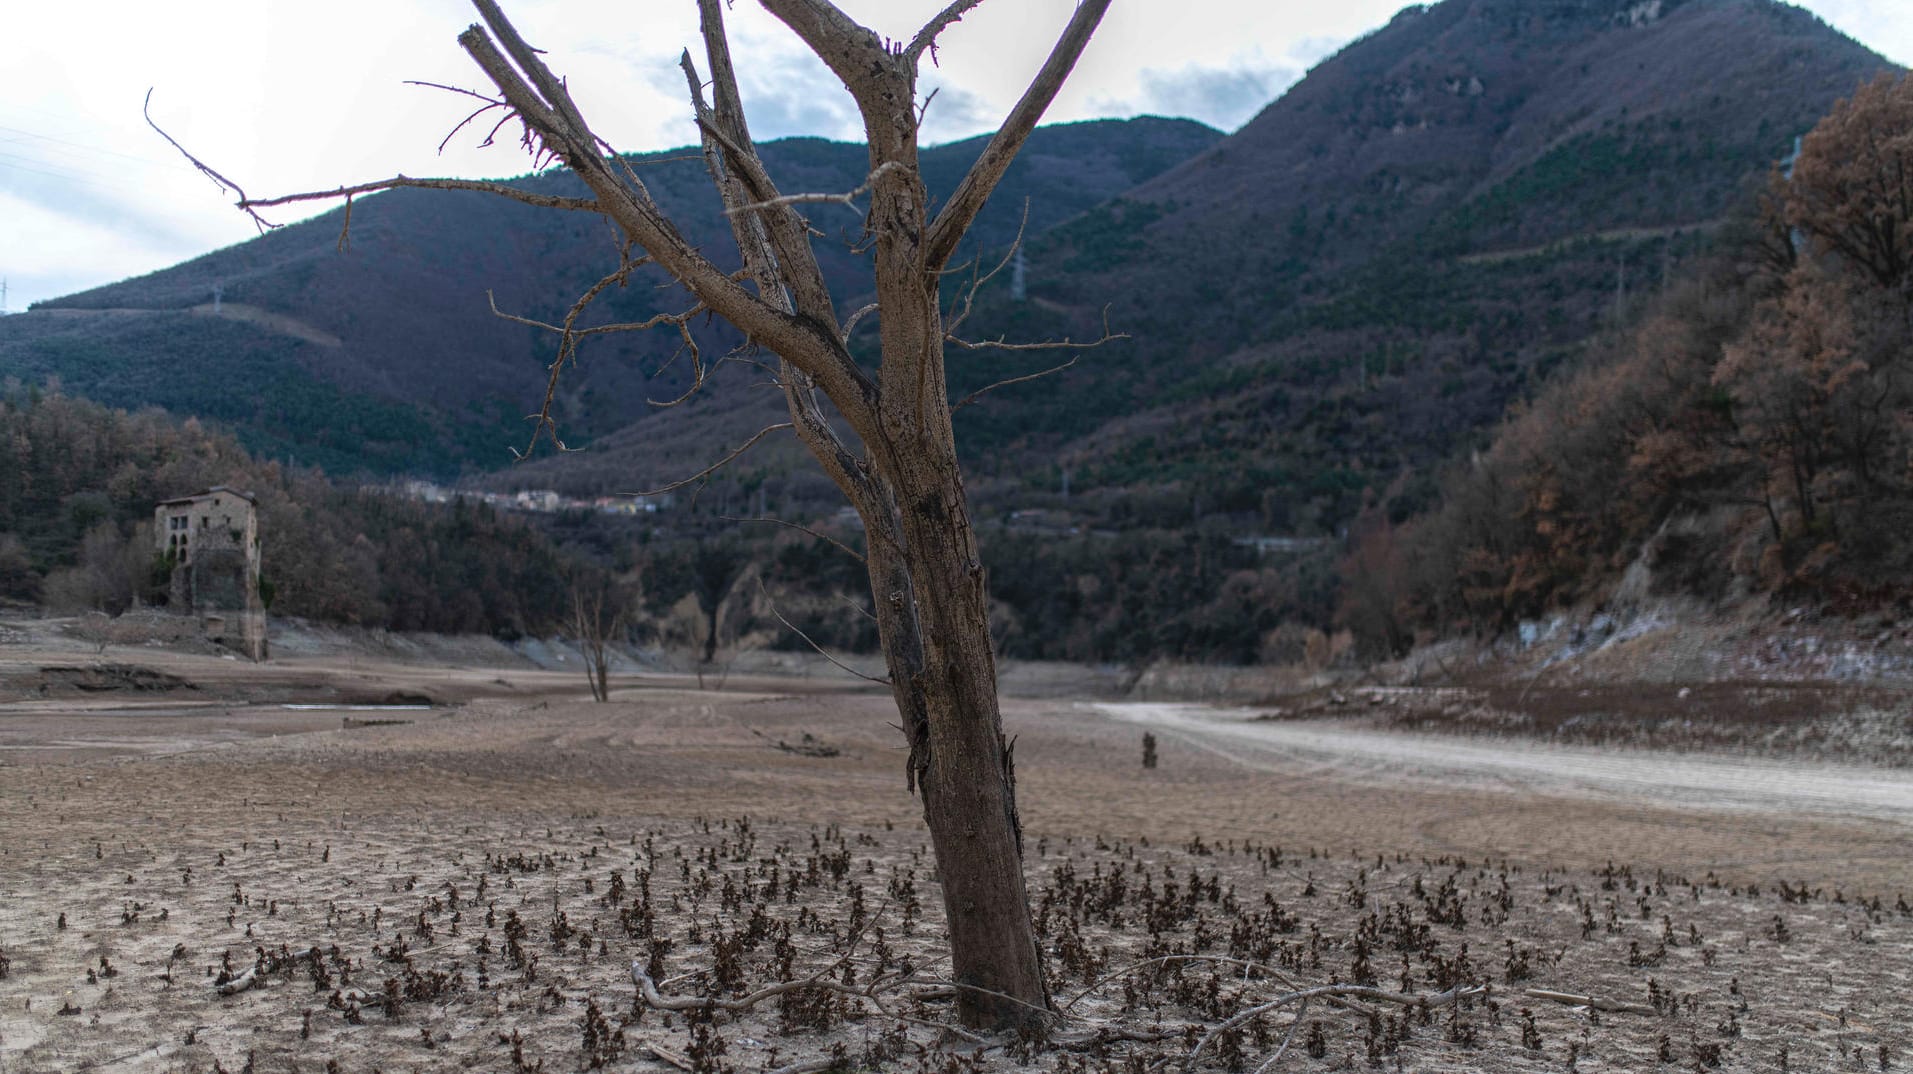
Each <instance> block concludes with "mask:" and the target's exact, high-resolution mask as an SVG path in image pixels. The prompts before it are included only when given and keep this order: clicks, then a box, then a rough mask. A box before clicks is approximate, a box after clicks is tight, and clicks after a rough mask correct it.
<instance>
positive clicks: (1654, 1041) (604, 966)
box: [0, 628, 1913, 1074]
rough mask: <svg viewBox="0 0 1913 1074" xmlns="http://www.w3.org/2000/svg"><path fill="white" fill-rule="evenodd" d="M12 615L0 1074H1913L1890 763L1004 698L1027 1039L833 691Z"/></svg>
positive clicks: (1912, 1019)
mask: <svg viewBox="0 0 1913 1074" xmlns="http://www.w3.org/2000/svg"><path fill="white" fill-rule="evenodd" d="M8 637H9V638H10V640H9V641H6V642H5V643H0V1072H5V1074H14V1072H27V1071H76V1070H102V1071H182V1072H185V1071H192V1072H212V1071H220V1070H223V1071H227V1072H232V1074H237V1072H239V1071H243V1070H251V1071H254V1072H268V1071H273V1072H277V1071H302V1072H309V1074H330V1072H334V1071H339V1072H347V1074H362V1072H363V1074H370V1072H372V1071H384V1072H387V1074H392V1072H398V1071H452V1070H484V1071H535V1070H543V1071H547V1072H552V1074H556V1072H561V1071H574V1070H587V1069H604V1070H614V1071H649V1070H660V1071H662V1070H677V1069H682V1070H692V1071H713V1072H715V1071H736V1072H739V1074H759V1072H764V1071H773V1070H784V1071H821V1070H826V1069H843V1070H886V1071H888V1070H897V1071H926V1072H928V1071H951V1072H960V1071H981V1070H1009V1069H1030V1070H1037V1071H1057V1072H1073V1071H1101V1070H1108V1071H1137V1072H1142V1071H1153V1070H1158V1069H1164V1070H1167V1069H1175V1070H1181V1069H1197V1070H1240V1071H1319V1070H1368V1069H1381V1070H1408V1071H1442V1070H1455V1071H1543V1070H1555V1071H1568V1070H1577V1071H1649V1070H1656V1069H1667V1070H1694V1069H1699V1070H1708V1069H1719V1070H1730V1071H1781V1070H1787V1071H1795V1070H1798V1071H1844V1070H1853V1071H1860V1070H1867V1071H1876V1070H1899V1069H1905V1068H1907V1067H1909V1066H1913V908H1909V906H1908V903H1907V901H1906V900H1907V899H1908V898H1909V897H1913V841H1910V839H1909V837H1910V836H1913V773H1909V772H1908V771H1907V770H1905V769H1903V768H1902V769H1894V768H1884V767H1881V768H1869V767H1865V766H1862V765H1853V764H1847V765H1836V764H1828V763H1822V762H1817V761H1810V760H1803V759H1798V758H1796V759H1791V760H1790V759H1786V758H1775V757H1747V756H1737V755H1731V754H1726V753H1687V754H1678V755H1677V754H1670V753H1664V752H1653V751H1646V750H1626V749H1618V748H1613V747H1597V746H1562V745H1549V744H1545V743H1538V742H1532V741H1488V740H1484V739H1480V738H1468V737H1459V736H1453V735H1438V734H1428V733H1422V732H1405V731H1400V730H1391V729H1388V728H1386V727H1380V726H1376V725H1375V722H1374V721H1361V720H1355V719H1347V718H1332V717H1330V718H1312V719H1284V720H1270V719H1266V718H1258V716H1261V715H1266V714H1263V713H1257V712H1252V711H1232V710H1228V709H1223V708H1213V707H1205V706H1194V705H1169V704H1119V703H1107V702H1104V703H1096V702H1088V701H1076V700H1070V699H1060V700H1011V701H1010V702H1008V703H1007V706H1006V722H1007V724H1008V726H1009V730H1010V731H1011V733H1013V734H1014V735H1015V736H1016V747H1015V750H1016V759H1017V772H1018V776H1019V786H1020V793H1021V799H1022V803H1023V818H1024V822H1025V827H1026V836H1027V840H1028V847H1027V851H1028V858H1029V873H1030V879H1031V885H1032V897H1033V899H1034V901H1035V904H1036V908H1037V912H1038V915H1039V924H1040V927H1041V930H1042V933H1043V942H1044V947H1045V956H1046V960H1047V964H1048V967H1049V972H1050V976H1051V983H1052V987H1053V991H1054V993H1055V995H1056V997H1057V1006H1058V1008H1059V1011H1060V1015H1061V1017H1060V1018H1059V1020H1058V1022H1057V1025H1056V1027H1055V1029H1054V1031H1053V1033H1052V1036H1051V1038H1050V1039H1049V1040H1048V1041H1046V1042H1038V1041H1030V1040H1015V1039H1000V1038H994V1037H988V1036H979V1035H976V1034H970V1033H965V1032H962V1031H959V1030H956V1029H954V1028H953V1027H952V1026H951V1024H950V995H951V992H950V988H949V987H948V985H947V982H946V981H945V980H944V976H945V974H944V971H945V968H946V966H947V957H946V952H945V951H944V950H943V949H942V948H941V947H940V946H939V935H938V933H939V928H938V922H939V918H940V913H941V909H940V904H939V901H938V898H939V897H938V888H937V883H936V877H935V873H934V869H933V867H932V865H931V863H930V861H929V856H928V851H927V848H926V845H925V839H924V835H923V832H922V826H921V822H920V819H919V816H918V812H917V808H916V805H915V803H914V802H913V801H912V799H911V798H910V797H909V796H908V795H907V794H906V793H905V790H904V787H903V780H902V771H901V763H902V757H901V754H900V752H899V750H898V748H897V746H898V742H899V737H898V735H897V733H896V732H895V731H894V730H893V729H892V728H891V727H890V726H889V724H890V722H891V721H892V720H893V719H894V714H893V713H891V712H890V711H889V709H888V703H887V699H886V698H885V696H883V695H882V694H881V693H879V692H876V691H875V690H867V689H856V688H852V687H847V686H843V685H841V684H838V683H834V682H828V681H825V680H822V679H813V680H800V679H769V678H765V679H750V680H747V679H744V678H741V677H733V678H732V680H731V681H730V682H728V683H727V684H726V688H725V689H724V690H721V691H717V690H699V689H697V688H696V684H695V682H693V681H689V680H684V679H676V678H671V677H666V676H629V677H625V678H623V679H622V680H620V681H618V682H616V683H615V684H614V685H615V689H614V696H613V701H612V702H611V703H609V704H593V703H591V702H590V701H589V699H588V697H587V696H586V695H585V694H584V689H583V682H582V680H581V679H574V677H572V676H567V675H562V674H557V673H552V672H545V671H539V670H537V669H535V668H531V667H529V666H521V665H517V664H513V663H510V662H509V661H506V660H503V659H500V658H493V657H491V656H487V655H486V654H485V653H483V652H474V653H473V654H468V658H465V659H460V658H459V657H458V656H457V655H456V654H453V656H451V657H445V656H443V655H441V657H440V658H438V659H435V660H431V661H423V662H421V661H417V660H414V661H397V660H393V659H389V658H388V656H387V655H385V654H370V655H366V654H360V655H349V654H341V653H339V652H333V653H330V654H327V655H323V656H294V657H290V658H287V659H282V660H276V661H274V662H273V663H271V664H268V665H265V666H262V667H252V666H250V665H242V664H239V663H237V662H235V661H230V660H222V659H220V658H218V657H216V656H212V655H207V654H194V653H189V652H183V651H178V650H175V649H168V648H164V647H151V646H127V647H123V648H122V647H115V646H106V647H97V646H93V645H86V646H81V645H77V644H72V643H64V642H62V641H61V639H60V637H59V635H58V634H57V633H50V632H46V631H40V632H32V631H28V630H26V629H24V628H23V629H18V630H14V631H13V632H12V633H11V634H10V635H8ZM408 702H409V703H412V704H414V705H416V704H423V703H428V702H429V704H430V707H424V708H418V707H411V708H357V707H353V706H359V705H379V704H406V703H408ZM1145 732H1147V733H1149V734H1151V735H1153V736H1155V738H1156V739H1157V743H1158V752H1159V755H1160V763H1159V764H1158V766H1157V767H1156V768H1154V769H1147V770H1145V769H1144V768H1143V767H1142V766H1141V764H1140V758H1141V740H1142V736H1143V734H1144V733H1145ZM634 964H635V965H636V967H637V969H639V970H641V971H644V973H645V974H646V975H647V976H648V979H649V980H650V981H652V982H655V984H656V986H657V991H658V992H659V993H660V994H658V995H657V996H655V997H653V999H651V1000H648V1001H647V1000H646V999H645V998H644V997H643V996H642V995H640V990H639V988H638V985H637V982H636V978H635V977H634V974H633V966H634ZM779 984H782V985H784V987H782V988H778V987H775V986H777V985H779ZM707 999H715V1000H717V1001H718V1002H716V1003H707V1002H705V1000H707Z"/></svg>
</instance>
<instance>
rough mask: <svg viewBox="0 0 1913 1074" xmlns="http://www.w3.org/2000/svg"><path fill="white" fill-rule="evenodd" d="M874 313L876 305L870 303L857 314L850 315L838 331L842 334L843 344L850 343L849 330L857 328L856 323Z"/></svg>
mask: <svg viewBox="0 0 1913 1074" xmlns="http://www.w3.org/2000/svg"><path fill="white" fill-rule="evenodd" d="M875 312H877V304H876V303H875V302H872V303H870V304H869V305H867V306H865V307H863V308H862V309H860V310H858V311H857V312H855V313H853V314H851V315H850V319H849V320H847V321H845V322H844V326H843V328H842V329H840V332H841V333H842V335H843V337H844V342H845V343H848V342H849V341H850V333H851V330H852V329H854V328H856V327H857V322H858V321H861V320H863V319H864V318H865V317H868V316H869V315H870V314H873V313H875Z"/></svg>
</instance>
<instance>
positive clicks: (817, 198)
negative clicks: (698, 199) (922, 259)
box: [724, 160, 910, 216]
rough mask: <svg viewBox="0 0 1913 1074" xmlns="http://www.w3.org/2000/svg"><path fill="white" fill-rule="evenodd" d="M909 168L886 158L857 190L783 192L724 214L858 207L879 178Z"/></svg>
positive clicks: (729, 210)
mask: <svg viewBox="0 0 1913 1074" xmlns="http://www.w3.org/2000/svg"><path fill="white" fill-rule="evenodd" d="M909 170H910V169H909V168H906V167H905V166H904V165H903V164H901V163H899V162H897V161H894V160H886V161H884V162H883V163H882V164H879V165H877V170H876V171H873V172H871V173H870V174H869V175H868V176H867V177H865V179H864V181H863V185H862V186H859V187H858V188H857V189H855V190H851V191H847V192H845V193H842V194H783V195H780V196H778V197H775V198H769V199H766V200H764V201H758V202H752V203H751V204H749V205H738V206H735V207H733V208H729V209H726V210H724V215H726V216H736V215H738V214H739V213H754V212H761V211H763V210H765V209H774V208H776V207H777V206H779V205H801V204H806V203H816V202H828V203H834V204H838V205H848V206H849V207H851V208H853V209H854V208H856V207H857V202H856V199H857V198H859V197H862V196H863V195H865V194H868V193H870V188H871V187H873V186H875V185H877V180H879V179H882V178H883V177H884V175H886V174H887V173H889V172H892V171H909Z"/></svg>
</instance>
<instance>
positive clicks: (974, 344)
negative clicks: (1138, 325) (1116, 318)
mask: <svg viewBox="0 0 1913 1074" xmlns="http://www.w3.org/2000/svg"><path fill="white" fill-rule="evenodd" d="M1128 338H1129V333H1127V332H1111V331H1110V330H1109V307H1108V306H1104V307H1103V334H1102V336H1101V337H1100V338H1097V339H1092V340H1088V341H1086V342H1082V343H1078V342H1076V341H1075V340H1073V339H1070V338H1069V337H1068V336H1064V337H1063V338H1062V339H1053V340H1041V341H1038V342H1036V343H1009V342H1006V341H1005V340H1004V339H1003V337H1002V336H998V337H997V338H995V339H980V340H968V339H960V338H958V337H956V336H949V335H946V336H945V337H944V340H945V342H948V343H952V344H955V345H956V346H957V347H959V348H961V349H963V350H966V351H1070V350H1076V351H1086V350H1092V349H1094V348H1096V347H1100V346H1102V345H1103V344H1105V343H1114V342H1115V341H1117V340H1119V339H1128Z"/></svg>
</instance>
